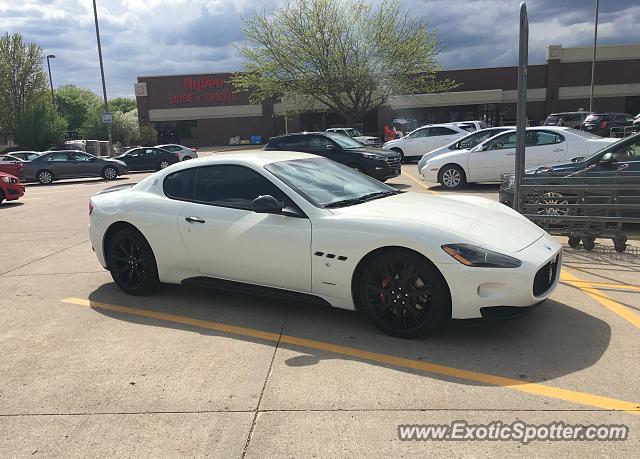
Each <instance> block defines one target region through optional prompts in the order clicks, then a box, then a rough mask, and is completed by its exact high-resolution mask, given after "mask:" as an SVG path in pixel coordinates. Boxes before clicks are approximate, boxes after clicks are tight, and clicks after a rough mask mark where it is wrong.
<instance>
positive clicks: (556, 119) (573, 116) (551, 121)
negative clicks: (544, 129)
mask: <svg viewBox="0 0 640 459" xmlns="http://www.w3.org/2000/svg"><path fill="white" fill-rule="evenodd" d="M589 115H593V112H585V111H581V112H561V113H552V114H551V115H549V116H547V119H545V120H544V123H543V124H544V125H545V126H566V127H570V128H574V129H580V125H581V124H582V122H583V121H584V120H585V119H586V118H587V116H589Z"/></svg>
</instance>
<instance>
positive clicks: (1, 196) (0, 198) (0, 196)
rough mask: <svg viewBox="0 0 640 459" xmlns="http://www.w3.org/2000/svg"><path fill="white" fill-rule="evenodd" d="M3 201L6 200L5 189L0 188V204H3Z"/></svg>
mask: <svg viewBox="0 0 640 459" xmlns="http://www.w3.org/2000/svg"><path fill="white" fill-rule="evenodd" d="M3 201H4V191H2V190H0V206H1V205H2V202H3Z"/></svg>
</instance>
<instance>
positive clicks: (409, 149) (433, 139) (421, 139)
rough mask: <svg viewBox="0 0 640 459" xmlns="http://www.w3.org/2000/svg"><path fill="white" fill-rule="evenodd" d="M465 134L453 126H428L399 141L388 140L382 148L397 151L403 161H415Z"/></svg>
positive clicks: (467, 132) (466, 132) (465, 132)
mask: <svg viewBox="0 0 640 459" xmlns="http://www.w3.org/2000/svg"><path fill="white" fill-rule="evenodd" d="M467 134H469V131H465V130H464V129H462V128H460V127H458V126H456V125H455V124H429V125H427V126H422V127H419V128H418V129H416V130H415V131H411V132H410V133H409V134H407V135H406V136H404V137H402V138H401V139H395V140H390V141H389V142H387V143H385V144H384V145H383V146H382V148H384V149H386V150H394V151H397V152H398V153H400V155H402V157H403V159H405V160H407V159H416V158H422V155H424V154H425V153H427V152H429V151H431V150H434V149H436V148H440V147H442V146H444V145H447V144H449V143H451V142H453V141H454V140H456V139H458V138H461V137H464V136H465V135H467Z"/></svg>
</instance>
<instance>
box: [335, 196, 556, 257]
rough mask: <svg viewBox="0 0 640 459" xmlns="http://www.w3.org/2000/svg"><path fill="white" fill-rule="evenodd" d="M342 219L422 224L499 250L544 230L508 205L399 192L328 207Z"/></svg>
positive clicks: (515, 246)
mask: <svg viewBox="0 0 640 459" xmlns="http://www.w3.org/2000/svg"><path fill="white" fill-rule="evenodd" d="M331 212H333V213H334V214H335V215H337V216H339V217H344V218H380V219H391V220H394V221H397V222H398V225H402V224H403V222H414V223H419V224H424V225H425V226H429V227H431V228H436V229H439V230H441V231H444V232H447V233H450V234H451V243H455V242H461V240H462V241H464V240H470V241H473V242H474V243H476V244H478V245H480V246H483V247H485V248H489V249H492V250H497V251H502V252H512V253H513V252H518V251H520V250H522V249H524V248H525V247H528V246H529V245H531V244H532V243H533V242H535V241H536V240H538V239H539V238H540V237H542V235H543V234H544V231H543V230H542V229H541V228H540V227H538V226H536V225H535V224H533V223H532V222H530V221H529V220H527V219H526V218H525V217H523V216H522V215H520V214H518V213H517V212H515V211H514V210H512V209H510V208H509V207H507V206H505V205H503V204H500V203H499V202H497V201H491V200H488V199H485V198H480V197H476V196H452V195H446V196H444V195H428V194H423V193H411V192H409V193H402V194H398V195H395V196H389V197H387V198H382V199H375V200H373V201H369V202H365V203H363V204H357V205H354V206H349V207H339V208H335V209H331Z"/></svg>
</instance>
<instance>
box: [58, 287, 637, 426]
mask: <svg viewBox="0 0 640 459" xmlns="http://www.w3.org/2000/svg"><path fill="white" fill-rule="evenodd" d="M62 301H63V302H65V303H68V304H75V305H78V306H88V307H91V308H95V309H103V310H107V311H114V312H120V313H124V314H129V315H133V316H138V317H147V318H151V319H157V320H163V321H166V322H173V323H178V324H182V325H189V326H193V327H199V328H204V329H208V330H216V331H221V332H224V333H230V334H234V335H239V336H248V337H251V338H258V339H262V340H265V341H272V342H278V341H279V342H281V343H287V344H291V345H294V346H299V347H303V348H307V349H314V350H318V351H325V352H331V353H334V354H339V355H344V356H348V357H354V358H357V359H360V360H366V361H370V362H378V363H384V364H388V365H393V366H396V367H401V368H409V369H412V370H419V371H424V372H427V373H433V374H438V375H442V376H447V377H451V378H456V379H461V380H465V381H473V382H479V383H482V384H488V385H492V386H500V387H506V388H509V389H513V390H517V391H520V392H525V393H529V394H535V395H541V396H544V397H549V398H554V399H557V400H564V401H567V402H572V403H577V404H580V405H586V406H591V407H596V408H601V409H605V410H613V411H624V412H626V413H629V414H635V415H640V403H634V402H628V401H624V400H618V399H615V398H609V397H602V396H600V395H594V394H589V393H586V392H577V391H573V390H568V389H561V388H558V387H552V386H546V385H543V384H537V383H526V382H522V381H520V380H517V379H511V378H505V377H502V376H495V375H490V374H486V373H479V372H476V371H469V370H463V369H459V368H453V367H448V366H444V365H439V364H435V363H429V362H424V361H418V360H411V359H406V358H402V357H396V356H393V355H389V354H381V353H377V352H370V351H365V350H362V349H357V348H353V347H347V346H340V345H336V344H330V343H324V342H321V341H314V340H310V339H306V338H298V337H295V336H289V335H280V334H278V333H271V332H266V331H262V330H256V329H253V328H245V327H238V326H235V325H228V324H223V323H219V322H212V321H208V320H202V319H193V318H190V317H184V316H178V315H174V314H167V313H162V312H156V311H149V310H145V309H138V308H131V307H127V306H118V305H115V304H106V303H99V302H96V301H90V300H85V299H82V298H67V299H65V300H62Z"/></svg>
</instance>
